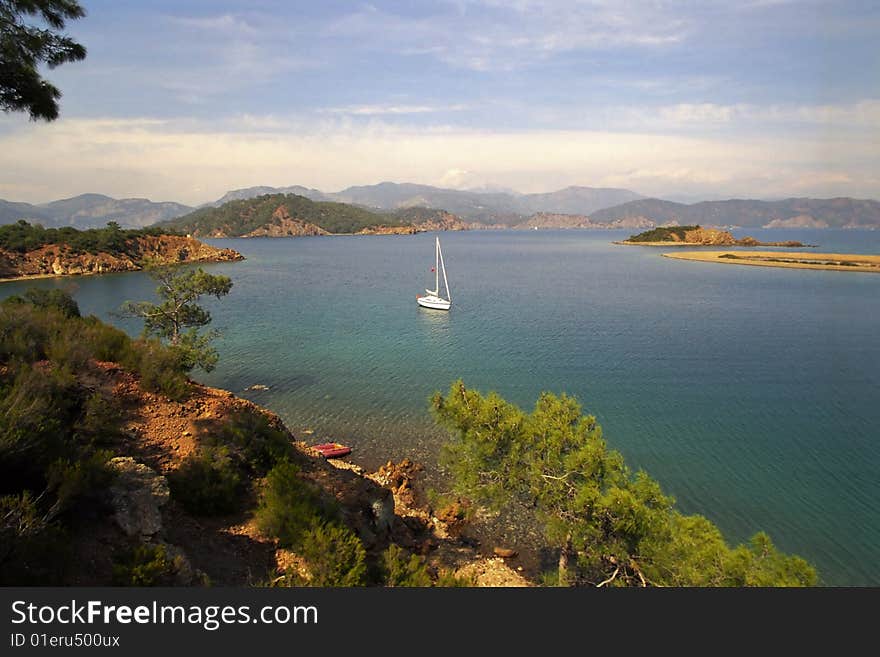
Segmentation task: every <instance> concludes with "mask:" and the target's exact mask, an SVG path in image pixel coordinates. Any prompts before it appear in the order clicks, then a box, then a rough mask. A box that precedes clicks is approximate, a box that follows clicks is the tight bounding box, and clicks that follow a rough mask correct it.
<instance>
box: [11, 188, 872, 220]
mask: <svg viewBox="0 0 880 657" xmlns="http://www.w3.org/2000/svg"><path fill="white" fill-rule="evenodd" d="M272 194H295V195H297V196H301V197H304V198H307V199H309V200H311V201H314V202H318V203H346V204H349V205H352V206H356V207H360V208H362V209H365V210H368V211H371V212H374V213H380V214H387V213H395V212H398V211H406V210H412V209H415V208H427V209H432V210H443V211H445V212H447V213H449V214H451V215H455V216H457V217H460V218H461V219H463V220H464V221H466V222H470V223H471V224H472V227H474V228H480V227H492V228H504V227H512V228H524V227H532V226H535V225H539V226H540V227H548V228H553V227H574V226H577V225H578V224H583V226H582V227H592V228H607V227H618V226H620V227H630V228H635V227H650V225H652V224H653V225H655V226H656V225H662V224H669V223H676V222H677V223H681V224H701V225H707V226H719V227H743V228H868V229H878V228H880V202H878V201H875V200H872V199H856V198H851V197H835V198H825V199H817V198H810V197H792V198H787V199H775V200H761V199H748V198H731V199H723V200H711V201H698V202H695V203H680V202H676V201H670V200H665V199H661V198H651V197H644V196H641V195H639V194H637V193H636V192H633V191H631V190H626V189H621V188H609V187H585V186H569V187H565V188H563V189H559V190H556V191H554V192H542V193H534V194H520V193H518V192H514V191H511V190H498V191H495V190H493V189H491V188H489V189H480V190H456V189H449V188H442V187H433V186H431V185H421V184H417V183H396V182H382V183H378V184H375V185H359V186H351V187H347V188H345V189H343V190H341V191H339V192H323V191H321V190H318V189H314V188H310V187H305V186H302V185H290V186H286V187H269V186H255V187H246V188H241V189H234V190H230V191H228V192H226V193H225V194H224V195H223V196H222V197H221V198H220V199H217V200H216V201H213V202H210V203H205V204H202V205H200V206H198V207H192V206H188V205H185V204H182V203H176V202H174V201H158V202H154V201H151V200H149V199H145V198H125V199H115V198H112V197H110V196H106V195H104V194H97V193H86V194H80V195H78V196H74V197H71V198H67V199H59V200H56V201H51V202H48V203H42V204H31V203H23V202H16V201H8V200H3V199H0V224H6V223H13V222H15V221H17V220H19V219H25V220H27V221H30V222H32V223H41V224H43V225H45V226H47V227H64V226H73V227H76V228H97V227H102V226H104V225H106V223H107V222H109V221H115V222H117V223H118V224H120V226H122V227H124V228H142V227H145V226H149V225H154V224H159V223H163V222H165V221H169V220H172V219H176V218H179V217H182V216H184V215H187V214H190V213H192V212H194V211H197V210H202V209H206V208H218V207H222V206H223V205H224V204H226V203H228V202H231V201H242V200H248V199H252V198H257V197H259V196H265V195H272ZM550 215H553V216H556V217H558V220H557V221H556V223H558V224H559V225H558V226H557V225H555V224H554V222H548V221H547V217H548V216H550ZM574 217H582V218H585V219H588V221H587V220H585V219H575V218H574Z"/></svg>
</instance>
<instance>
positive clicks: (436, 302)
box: [416, 296, 452, 310]
mask: <svg viewBox="0 0 880 657" xmlns="http://www.w3.org/2000/svg"><path fill="white" fill-rule="evenodd" d="M416 301H418V303H419V305H420V306H421V307H422V308H431V309H433V310H449V307H450V306H451V305H452V302H451V301H447V300H446V299H441V298H440V297H435V296H427V297H417V298H416Z"/></svg>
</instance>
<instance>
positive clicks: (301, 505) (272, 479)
mask: <svg viewBox="0 0 880 657" xmlns="http://www.w3.org/2000/svg"><path fill="white" fill-rule="evenodd" d="M333 515H334V514H333V513H332V511H331V510H330V509H328V508H327V506H326V505H325V504H324V503H323V502H322V500H321V498H320V496H319V494H318V492H317V490H316V489H315V488H313V487H312V486H310V485H309V484H307V483H306V482H304V481H303V480H302V479H300V477H299V468H298V467H296V466H295V465H293V464H292V463H290V462H288V461H282V462H281V463H279V464H278V465H276V466H275V467H274V468H272V470H270V471H269V474H268V475H267V476H266V484H265V487H264V489H263V492H262V495H261V497H260V503H259V506H258V507H257V511H256V514H255V518H256V521H257V527H258V528H259V529H260V531H261V532H263V534H265V535H267V536H271V537H273V538H277V539H278V540H279V541H280V543H281V545H282V546H284V547H288V548H294V549H297V548H299V546H300V545H301V543H302V540H303V537H304V536H305V534H306V533H307V532H308V531H309V530H310V529H311V528H312V527H314V526H316V525H319V524H321V523H322V522H323V521H325V520H326V519H328V518H332V517H333Z"/></svg>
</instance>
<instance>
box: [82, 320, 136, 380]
mask: <svg viewBox="0 0 880 657" xmlns="http://www.w3.org/2000/svg"><path fill="white" fill-rule="evenodd" d="M79 335H80V339H81V340H82V341H83V342H84V343H86V344H88V345H89V348H90V349H91V352H92V357H93V358H94V359H95V360H101V361H110V362H113V363H119V364H120V365H124V366H130V367H131V368H132V369H136V367H135V365H138V364H140V362H139V360H137V358H136V357H137V354H136V352H135V350H134V348H133V347H132V339H131V338H130V337H128V334H127V333H126V332H125V331H122V330H120V329H118V328H116V327H114V326H110V325H109V324H105V323H104V322H102V321H101V320H99V319H98V318H97V317H86V318H84V319H83V320H82V322H81V323H80V331H79Z"/></svg>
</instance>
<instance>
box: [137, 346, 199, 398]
mask: <svg viewBox="0 0 880 657" xmlns="http://www.w3.org/2000/svg"><path fill="white" fill-rule="evenodd" d="M134 345H135V348H136V349H137V351H138V358H137V364H136V369H137V372H138V374H140V377H141V388H143V389H144V390H146V391H148V392H158V393H162V394H163V395H165V396H166V397H168V398H169V399H173V400H175V401H183V400H184V399H186V397H187V396H188V395H189V391H190V385H189V380H188V379H187V378H186V374H184V372H183V368H182V367H181V363H180V358H179V355H178V354H177V353H175V352H174V351H173V349H171V348H169V347H166V346H164V345H162V344H160V343H159V342H156V341H155V340H137V341H135V343H134Z"/></svg>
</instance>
